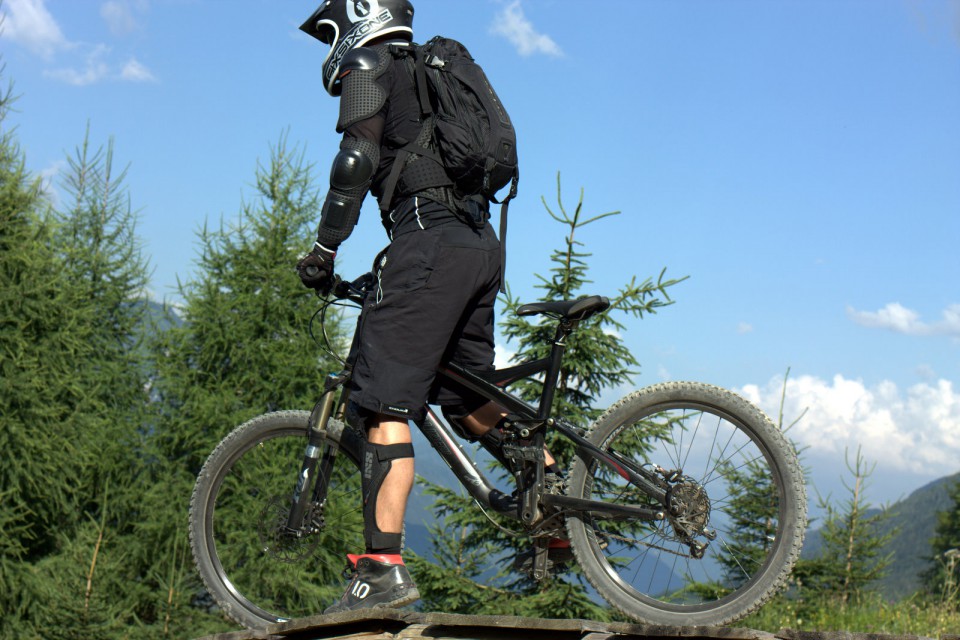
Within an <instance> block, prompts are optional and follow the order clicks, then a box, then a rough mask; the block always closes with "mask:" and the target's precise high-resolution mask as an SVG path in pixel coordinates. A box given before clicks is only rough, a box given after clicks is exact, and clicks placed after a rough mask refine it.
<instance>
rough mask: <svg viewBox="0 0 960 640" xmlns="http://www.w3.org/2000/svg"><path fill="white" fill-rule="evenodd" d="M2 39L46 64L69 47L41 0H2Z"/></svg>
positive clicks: (58, 26)
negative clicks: (8, 40)
mask: <svg viewBox="0 0 960 640" xmlns="http://www.w3.org/2000/svg"><path fill="white" fill-rule="evenodd" d="M2 6H3V8H4V9H5V11H4V12H3V27H2V28H3V36H4V37H6V38H9V39H10V40H11V41H13V42H16V43H18V44H21V45H23V46H24V47H26V48H27V49H28V50H30V51H31V52H33V53H35V54H37V55H39V56H41V57H43V58H44V59H47V60H49V59H50V58H52V57H53V55H54V54H55V53H57V52H58V51H61V50H63V49H67V48H69V46H70V43H69V42H67V39H66V38H65V37H64V35H63V32H62V31H61V30H60V25H58V24H57V21H56V20H54V19H53V15H51V13H50V12H49V11H47V7H46V5H45V4H44V0H5V1H4V2H3V4H2Z"/></svg>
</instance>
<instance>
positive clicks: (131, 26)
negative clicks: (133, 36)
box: [100, 0, 139, 36]
mask: <svg viewBox="0 0 960 640" xmlns="http://www.w3.org/2000/svg"><path fill="white" fill-rule="evenodd" d="M100 17H101V18H103V21H104V22H106V23H107V28H108V29H110V33H112V34H113V35H115V36H122V35H126V34H128V33H130V32H132V31H135V30H136V29H137V27H138V26H139V25H137V19H136V18H134V17H133V11H132V10H131V7H130V4H129V3H128V2H124V1H123V0H108V2H104V3H103V4H102V5H100Z"/></svg>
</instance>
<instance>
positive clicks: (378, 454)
mask: <svg viewBox="0 0 960 640" xmlns="http://www.w3.org/2000/svg"><path fill="white" fill-rule="evenodd" d="M412 457H413V445H412V444H411V443H409V442H404V443H401V444H374V443H372V442H370V441H369V440H367V441H364V444H363V460H361V462H360V464H361V475H360V488H361V490H362V492H363V538H364V542H365V543H366V545H367V550H368V552H370V551H373V550H376V549H390V548H393V547H396V548H399V547H400V545H401V544H402V540H403V534H401V533H384V532H383V531H380V527H379V526H377V496H378V494H379V493H380V486H381V485H382V484H383V480H384V478H386V477H387V474H388V473H390V467H391V466H392V461H393V460H397V459H398V458H412Z"/></svg>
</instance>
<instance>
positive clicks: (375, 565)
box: [324, 554, 420, 613]
mask: <svg viewBox="0 0 960 640" xmlns="http://www.w3.org/2000/svg"><path fill="white" fill-rule="evenodd" d="M347 559H348V560H349V561H350V567H352V568H353V570H354V571H353V577H352V579H351V580H350V584H348V585H347V591H346V593H344V594H343V596H342V597H341V598H340V601H339V602H337V603H336V604H335V605H333V606H331V607H327V609H326V610H325V611H324V613H339V612H341V611H353V610H355V609H373V608H377V607H385V608H395V607H402V606H404V605H408V604H411V603H413V602H416V601H417V600H419V599H420V592H419V591H417V585H415V584H413V579H412V578H411V577H410V573H409V572H408V571H407V568H406V567H405V566H404V564H403V559H402V558H401V557H400V556H399V555H374V554H369V555H362V556H355V555H348V556H347Z"/></svg>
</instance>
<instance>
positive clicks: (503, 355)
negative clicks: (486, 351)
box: [493, 344, 517, 369]
mask: <svg viewBox="0 0 960 640" xmlns="http://www.w3.org/2000/svg"><path fill="white" fill-rule="evenodd" d="M494 354H495V355H494V357H493V366H494V367H495V368H497V369H506V368H507V367H512V366H514V365H515V364H517V363H516V362H511V360H513V357H514V356H515V355H517V353H516V351H511V350H510V349H507V348H506V347H504V346H502V345H499V344H498V345H497V347H496V350H495V351H494Z"/></svg>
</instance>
